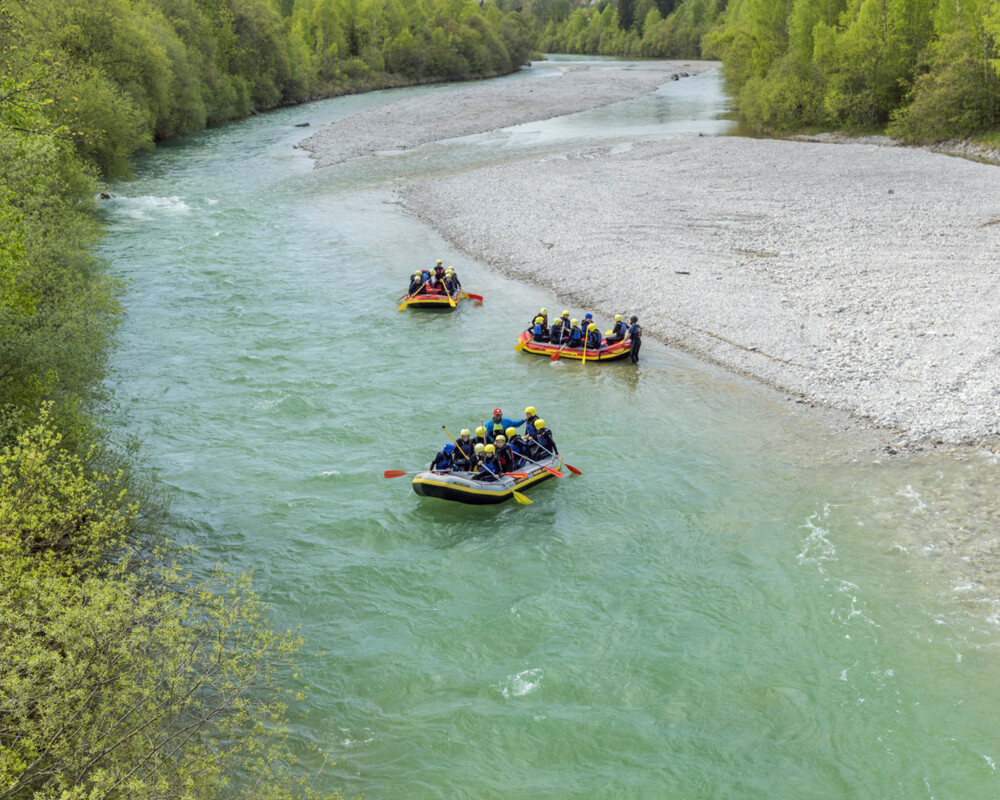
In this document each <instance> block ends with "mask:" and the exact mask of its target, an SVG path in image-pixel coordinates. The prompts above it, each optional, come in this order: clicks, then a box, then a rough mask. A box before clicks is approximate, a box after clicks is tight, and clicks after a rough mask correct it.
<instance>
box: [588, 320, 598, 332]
mask: <svg viewBox="0 0 1000 800" xmlns="http://www.w3.org/2000/svg"><path fill="white" fill-rule="evenodd" d="M587 330H588V331H596V330H597V326H596V325H595V324H594V323H593V322H591V323H590V324H589V325H588V326H587Z"/></svg>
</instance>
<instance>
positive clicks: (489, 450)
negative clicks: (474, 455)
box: [484, 444, 497, 453]
mask: <svg viewBox="0 0 1000 800" xmlns="http://www.w3.org/2000/svg"><path fill="white" fill-rule="evenodd" d="M484 449H485V450H486V452H487V453H495V452H496V451H497V449H496V448H495V447H494V446H493V445H491V444H488V445H486V447H485V448H484Z"/></svg>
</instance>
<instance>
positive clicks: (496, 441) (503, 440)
mask: <svg viewBox="0 0 1000 800" xmlns="http://www.w3.org/2000/svg"><path fill="white" fill-rule="evenodd" d="M506 441H507V437H506V436H504V435H503V434H500V435H498V436H497V438H496V439H494V440H493V444H504V443H506Z"/></svg>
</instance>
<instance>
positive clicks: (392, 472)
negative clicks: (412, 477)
mask: <svg viewBox="0 0 1000 800" xmlns="http://www.w3.org/2000/svg"><path fill="white" fill-rule="evenodd" d="M408 474H409V473H408V472H406V471H405V470H402V469H387V470H386V471H385V477H387V478H398V477H400V476H402V475H408Z"/></svg>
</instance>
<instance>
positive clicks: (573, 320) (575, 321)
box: [569, 319, 580, 326]
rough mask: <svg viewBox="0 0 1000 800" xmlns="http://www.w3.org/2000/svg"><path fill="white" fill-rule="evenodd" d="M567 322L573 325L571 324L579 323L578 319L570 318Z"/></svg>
mask: <svg viewBox="0 0 1000 800" xmlns="http://www.w3.org/2000/svg"><path fill="white" fill-rule="evenodd" d="M569 324H570V325H573V326H576V325H579V324H580V320H578V319H571V320H570V321H569Z"/></svg>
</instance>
